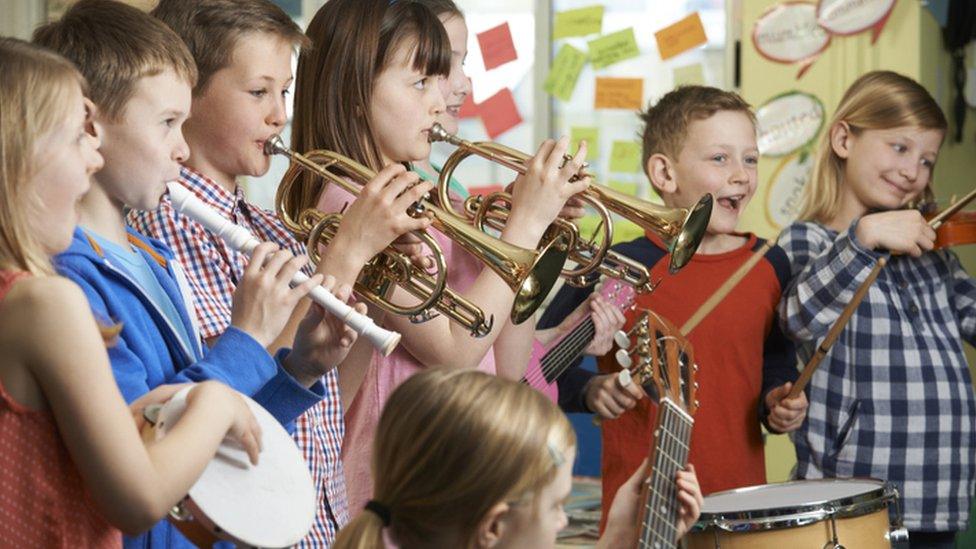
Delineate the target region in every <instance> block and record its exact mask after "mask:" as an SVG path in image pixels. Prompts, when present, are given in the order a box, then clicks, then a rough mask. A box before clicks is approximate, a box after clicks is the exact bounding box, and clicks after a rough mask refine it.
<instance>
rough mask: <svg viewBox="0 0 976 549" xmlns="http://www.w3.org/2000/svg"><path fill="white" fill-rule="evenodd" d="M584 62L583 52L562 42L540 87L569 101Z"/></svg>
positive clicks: (584, 55)
mask: <svg viewBox="0 0 976 549" xmlns="http://www.w3.org/2000/svg"><path fill="white" fill-rule="evenodd" d="M585 64H586V54H585V53H583V52H581V51H579V50H578V49H576V48H574V47H573V46H570V45H569V44H563V47H561V48H559V53H557V54H556V58H555V59H553V60H552V69H550V71H549V76H547V77H546V81H545V82H544V83H543V84H542V89H543V90H545V91H546V93H549V94H552V95H553V96H555V97H558V98H559V99H562V100H563V101H569V98H570V97H572V96H573V90H574V89H576V81H577V80H579V75H580V71H582V70H583V65H585Z"/></svg>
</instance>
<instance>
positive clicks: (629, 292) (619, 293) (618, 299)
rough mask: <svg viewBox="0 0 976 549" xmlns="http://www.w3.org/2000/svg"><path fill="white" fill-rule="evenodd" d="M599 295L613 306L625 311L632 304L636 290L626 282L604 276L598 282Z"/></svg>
mask: <svg viewBox="0 0 976 549" xmlns="http://www.w3.org/2000/svg"><path fill="white" fill-rule="evenodd" d="M600 296H601V297H602V298H603V299H605V300H607V301H608V302H609V303H610V304H611V305H613V306H614V307H616V308H618V309H620V310H621V311H626V310H628V309H630V308H631V307H633V306H634V300H635V299H636V297H637V292H636V291H635V290H634V287H633V286H631V285H630V284H627V283H626V282H623V281H620V280H617V279H615V278H606V279H604V280H603V282H601V283H600Z"/></svg>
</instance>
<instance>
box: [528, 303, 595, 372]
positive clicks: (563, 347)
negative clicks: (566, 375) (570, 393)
mask: <svg viewBox="0 0 976 549" xmlns="http://www.w3.org/2000/svg"><path fill="white" fill-rule="evenodd" d="M594 337H596V327H595V326H594V325H593V318H592V317H590V316H589V315H587V316H586V318H585V319H583V321H582V322H580V323H579V324H577V325H576V326H575V327H573V329H572V330H570V331H569V333H567V334H566V335H565V336H563V338H562V339H560V340H559V341H558V342H557V343H556V344H555V345H553V346H552V348H551V349H549V350H548V351H546V354H544V355H542V359H541V360H540V361H539V363H540V365H541V368H542V374H543V376H544V377H545V379H546V383H552V382H553V381H555V380H556V378H558V377H559V376H560V375H562V373H563V372H565V371H566V369H567V368H569V367H570V366H571V365H572V364H573V362H575V361H576V359H577V358H579V357H580V355H582V354H583V351H584V350H585V349H586V348H587V347H588V346H589V345H590V342H591V341H593V338H594Z"/></svg>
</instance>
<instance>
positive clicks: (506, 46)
mask: <svg viewBox="0 0 976 549" xmlns="http://www.w3.org/2000/svg"><path fill="white" fill-rule="evenodd" d="M478 44H480V45H481V57H482V58H483V59H484V60H485V70H488V71H490V70H491V69H493V68H495V67H500V66H502V65H504V64H505V63H508V62H509V61H515V60H516V59H517V58H518V55H517V54H516V53H515V43H514V42H512V31H511V30H510V29H509V28H508V23H502V24H501V25H498V26H497V27H495V28H492V29H488V30H486V31H485V32H480V33H478Z"/></svg>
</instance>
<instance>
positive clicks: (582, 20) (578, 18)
mask: <svg viewBox="0 0 976 549" xmlns="http://www.w3.org/2000/svg"><path fill="white" fill-rule="evenodd" d="M602 28H603V6H590V7H588V8H580V9H577V10H568V11H561V12H559V13H557V14H556V18H555V21H554V22H553V25H552V39H553V40H556V39H559V38H568V37H570V36H586V35H587V34H597V33H598V32H600V30H602Z"/></svg>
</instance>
